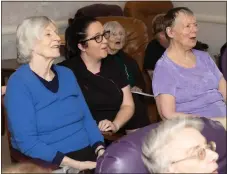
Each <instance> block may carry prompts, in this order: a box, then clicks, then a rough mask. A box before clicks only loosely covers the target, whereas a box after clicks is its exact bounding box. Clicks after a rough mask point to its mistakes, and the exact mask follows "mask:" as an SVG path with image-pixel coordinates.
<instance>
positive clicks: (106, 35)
mask: <svg viewBox="0 0 227 174" xmlns="http://www.w3.org/2000/svg"><path fill="white" fill-rule="evenodd" d="M103 37H105V39H109V37H110V31H104V33H103V34H99V35H96V36H94V37H92V38H90V39H86V40H83V41H81V42H87V41H89V40H95V41H96V42H97V43H101V42H102V40H103Z"/></svg>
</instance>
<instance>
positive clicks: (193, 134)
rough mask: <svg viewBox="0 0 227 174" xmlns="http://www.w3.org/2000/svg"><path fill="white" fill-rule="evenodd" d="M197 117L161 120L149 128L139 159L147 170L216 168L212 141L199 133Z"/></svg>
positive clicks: (179, 170)
mask: <svg viewBox="0 0 227 174" xmlns="http://www.w3.org/2000/svg"><path fill="white" fill-rule="evenodd" d="M202 129H203V122H202V121H201V120H200V119H199V118H193V117H178V118H174V119H170V120H165V121H163V122H162V123H160V125H159V126H158V127H157V128H155V129H153V130H151V131H150V132H149V133H148V135H147V136H146V137H145V140H144V142H143V145H142V160H143V162H144V164H145V166H146V167H147V168H148V170H149V171H150V172H151V173H212V172H216V170H217V167H218V165H217V163H216V161H217V159H218V154H217V153H216V152H215V148H216V145H215V143H214V142H209V143H207V142H206V139H205V137H204V136H203V135H202V134H201V133H200V131H201V130H202Z"/></svg>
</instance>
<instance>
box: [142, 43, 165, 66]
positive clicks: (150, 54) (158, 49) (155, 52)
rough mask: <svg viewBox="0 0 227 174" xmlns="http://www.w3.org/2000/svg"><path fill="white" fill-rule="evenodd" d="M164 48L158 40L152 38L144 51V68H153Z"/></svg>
mask: <svg viewBox="0 0 227 174" xmlns="http://www.w3.org/2000/svg"><path fill="white" fill-rule="evenodd" d="M165 50H166V48H164V47H163V46H162V45H161V44H160V43H159V42H158V40H156V39H154V40H152V41H151V42H150V43H149V44H148V46H147V49H146V51H145V57H144V69H148V70H154V68H155V64H156V62H157V61H158V60H159V58H161V56H162V54H163V53H164V52H165Z"/></svg>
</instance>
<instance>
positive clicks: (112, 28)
mask: <svg viewBox="0 0 227 174" xmlns="http://www.w3.org/2000/svg"><path fill="white" fill-rule="evenodd" d="M103 27H104V30H105V31H110V32H113V31H115V30H116V28H121V29H122V30H123V31H124V32H125V29H124V27H123V26H122V25H121V24H120V23H119V22H117V21H109V22H106V23H105V24H104V25H103Z"/></svg>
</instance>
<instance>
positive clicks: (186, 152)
mask: <svg viewBox="0 0 227 174" xmlns="http://www.w3.org/2000/svg"><path fill="white" fill-rule="evenodd" d="M202 148H204V149H205V154H206V155H205V157H204V159H203V160H200V159H199V158H197V157H196V156H197V154H198V152H199V150H201V149H202ZM170 149H171V150H170ZM166 155H168V156H169V157H170V158H171V161H172V162H175V161H178V162H176V163H173V164H171V165H170V167H169V171H170V172H171V173H213V172H216V170H217V167H218V165H217V159H218V154H217V153H216V152H214V151H212V150H210V149H208V148H206V139H205V138H204V136H203V135H202V134H201V133H200V132H199V131H198V130H196V129H194V128H184V129H183V130H182V131H180V132H179V133H178V134H177V135H176V136H175V137H174V139H173V140H172V142H171V143H170V144H169V145H168V153H167V154H166ZM182 159H185V160H182ZM179 160H182V161H179Z"/></svg>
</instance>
